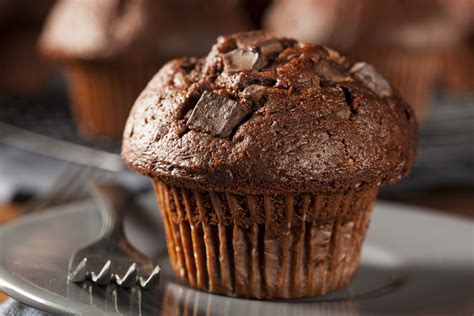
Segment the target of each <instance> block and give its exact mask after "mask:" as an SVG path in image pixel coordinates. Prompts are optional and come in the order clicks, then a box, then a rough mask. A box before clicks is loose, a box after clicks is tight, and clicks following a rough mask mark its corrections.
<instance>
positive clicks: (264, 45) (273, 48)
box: [258, 39, 283, 58]
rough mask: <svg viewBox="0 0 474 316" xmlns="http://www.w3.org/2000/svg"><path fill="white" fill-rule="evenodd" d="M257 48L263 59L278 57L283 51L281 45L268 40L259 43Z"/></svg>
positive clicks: (276, 41) (278, 42)
mask: <svg viewBox="0 0 474 316" xmlns="http://www.w3.org/2000/svg"><path fill="white" fill-rule="evenodd" d="M258 47H260V52H261V53H262V55H263V57H264V58H269V57H273V56H275V55H278V54H279V53H280V52H281V51H282V50H283V44H282V43H281V42H280V41H279V40H277V39H270V40H266V41H263V42H260V43H259V44H258Z"/></svg>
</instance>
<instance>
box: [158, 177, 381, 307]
mask: <svg viewBox="0 0 474 316" xmlns="http://www.w3.org/2000/svg"><path fill="white" fill-rule="evenodd" d="M153 186H154V190H155V193H156V195H157V199H158V203H159V206H160V208H161V211H162V214H163V219H164V223H165V230H166V235H167V246H168V252H169V257H170V261H171V265H172V267H173V269H174V271H175V272H176V274H177V275H178V277H179V278H180V279H182V280H183V281H185V282H187V283H188V284H189V285H190V286H192V287H194V288H197V289H200V290H204V291H208V292H211V293H220V294H225V295H230V296H238V297H247V298H257V299H273V298H296V297H308V296H316V295H321V294H325V293H327V292H330V291H333V290H336V289H338V288H342V287H345V286H346V285H348V284H349V282H350V281H351V279H352V277H353V276H354V274H355V272H356V270H357V267H358V265H359V258H360V252H361V247H362V243H363V240H364V237H365V233H366V230H367V227H368V224H369V219H370V214H371V211H372V207H373V205H374V202H375V199H376V195H377V192H378V187H377V186H373V187H368V188H364V189H359V190H357V189H356V190H349V191H344V192H338V193H337V192H336V193H320V194H317V193H316V194H315V193H307V194H280V195H238V194H232V193H223V192H207V191H199V190H191V189H186V188H180V187H174V186H169V185H167V184H164V183H162V182H160V181H157V180H154V181H153Z"/></svg>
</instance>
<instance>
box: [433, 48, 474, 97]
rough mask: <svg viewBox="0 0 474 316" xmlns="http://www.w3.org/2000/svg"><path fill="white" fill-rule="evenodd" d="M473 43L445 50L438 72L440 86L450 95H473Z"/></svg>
mask: <svg viewBox="0 0 474 316" xmlns="http://www.w3.org/2000/svg"><path fill="white" fill-rule="evenodd" d="M473 69H474V45H471V46H469V45H465V46H463V47H456V48H453V49H451V50H449V51H447V52H446V53H445V55H444V59H443V70H442V72H441V74H440V81H441V87H442V89H443V91H444V92H447V93H448V94H450V95H462V96H463V95H471V96H472V95H474V70H473Z"/></svg>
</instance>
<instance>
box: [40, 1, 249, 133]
mask: <svg viewBox="0 0 474 316" xmlns="http://www.w3.org/2000/svg"><path fill="white" fill-rule="evenodd" d="M201 6H202V4H201V2H200V1H187V2H186V5H184V6H183V3H181V2H176V1H165V0H164V1H154V0H128V1H122V0H102V1H96V0H63V1H59V2H58V3H57V4H56V6H55V7H54V8H53V11H52V13H51V15H50V17H49V19H48V22H47V25H46V27H45V29H44V32H43V34H42V38H41V42H40V45H41V48H42V51H43V52H44V54H46V55H47V56H48V57H50V58H52V59H55V60H58V61H61V62H62V63H63V64H64V68H65V71H66V77H67V79H68V83H69V87H70V92H71V96H72V103H73V112H74V113H75V116H76V118H77V122H78V125H79V127H80V128H81V130H83V131H85V132H86V133H88V134H92V135H98V136H107V137H120V136H121V135H122V132H123V126H124V125H125V121H126V118H127V116H128V112H129V111H130V108H131V106H132V104H133V101H134V100H135V99H136V98H137V96H138V94H139V93H140V91H141V89H143V87H144V86H145V84H146V83H147V82H148V81H149V80H150V79H151V77H152V75H153V74H154V73H155V72H156V71H157V70H158V69H159V67H161V66H162V65H163V63H164V62H165V61H167V60H169V59H170V58H174V57H177V56H182V55H188V54H191V55H198V56H199V55H201V54H205V53H206V50H207V48H208V46H209V45H211V44H212V42H213V41H214V39H215V37H216V36H217V35H218V34H220V32H233V31H236V30H241V29H245V28H246V26H247V23H246V20H245V18H243V17H242V15H241V14H240V11H239V7H238V5H237V4H235V3H234V1H231V0H226V1H222V0H213V1H207V2H206V7H205V8H201ZM197 12H199V14H198V13H197Z"/></svg>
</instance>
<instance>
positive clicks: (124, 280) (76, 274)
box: [68, 258, 161, 289]
mask: <svg viewBox="0 0 474 316" xmlns="http://www.w3.org/2000/svg"><path fill="white" fill-rule="evenodd" d="M139 272H142V271H138V268H137V264H136V263H135V262H134V263H132V264H131V265H130V267H129V268H128V270H127V272H126V273H125V274H124V275H123V276H120V275H118V274H117V273H113V272H112V262H111V260H107V261H106V262H105V264H104V265H103V266H102V268H101V269H100V270H99V272H98V273H96V272H94V271H91V270H90V269H89V268H88V267H87V258H83V259H82V260H81V261H80V262H79V263H78V264H77V266H76V268H75V269H74V270H72V271H71V272H70V273H69V275H68V280H69V281H71V282H82V281H85V280H86V279H89V280H91V281H92V282H93V283H95V284H98V285H107V284H110V283H112V282H115V283H117V284H118V285H119V286H121V287H124V288H130V287H133V286H134V285H138V286H140V287H141V288H143V289H153V288H156V287H158V285H159V283H160V272H161V268H160V266H159V265H156V266H155V267H154V268H153V270H152V271H151V272H150V273H149V274H144V273H143V272H142V273H141V274H143V275H142V276H139Z"/></svg>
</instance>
